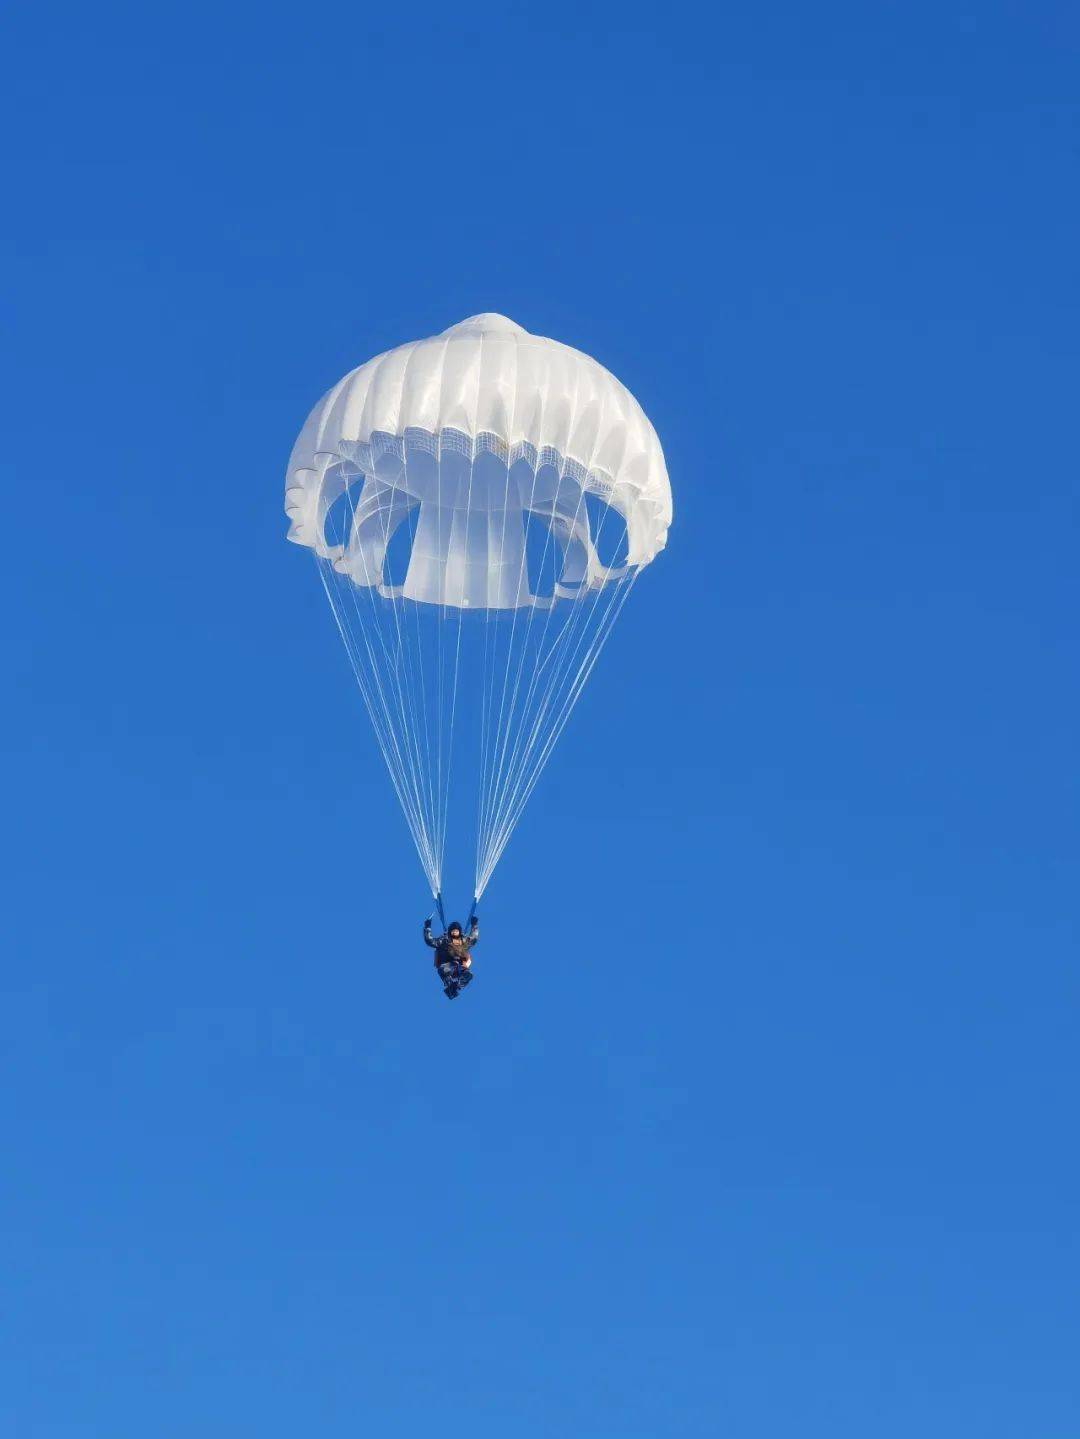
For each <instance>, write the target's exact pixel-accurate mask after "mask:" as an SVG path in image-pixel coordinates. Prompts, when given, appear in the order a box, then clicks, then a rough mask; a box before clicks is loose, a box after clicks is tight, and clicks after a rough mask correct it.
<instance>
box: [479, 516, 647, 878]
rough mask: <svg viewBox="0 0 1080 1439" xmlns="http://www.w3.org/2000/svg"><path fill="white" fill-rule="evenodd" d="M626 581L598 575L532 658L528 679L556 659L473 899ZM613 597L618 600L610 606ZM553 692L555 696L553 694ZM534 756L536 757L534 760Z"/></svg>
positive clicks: (505, 787)
mask: <svg viewBox="0 0 1080 1439" xmlns="http://www.w3.org/2000/svg"><path fill="white" fill-rule="evenodd" d="M583 499H584V495H583V493H582V494H579V498H578V511H577V512H580V508H581V504H582V503H583ZM610 509H611V506H610V505H609V506H607V507H606V509H605V513H604V515H603V517H602V519H601V522H600V526H599V528H598V530H597V533H596V536H595V537H594V543H595V542H598V541H599V539H600V537H601V534H602V532H603V528H604V525H605V523H606V521H607V519H608V511H610ZM577 512H576V513H575V524H576V522H577ZM637 573H638V570H637V568H635V569H633V571H631V572H630V578H631V580H632V578H635V577H636V575H637ZM626 581H627V573H626V572H624V574H623V575H622V576H620V577H619V579H618V580H617V581H615V582H614V583H611V582H610V581H605V580H603V579H601V580H600V581H599V582H598V583H597V582H594V585H593V589H594V593H593V595H592V597H591V601H592V602H591V604H590V603H589V597H588V596H586V595H580V596H579V597H578V598H577V599H576V600H575V601H573V602H572V603H573V605H574V608H573V609H572V611H571V614H570V616H569V618H568V619H567V620H566V621H565V622H564V625H563V628H562V629H561V630H560V632H559V634H558V636H557V638H556V640H555V641H554V642H553V644H552V645H551V647H550V649H549V651H548V653H547V655H546V656H543V657H542V658H541V657H540V656H538V662H537V666H536V669H535V672H534V678H535V677H536V676H537V675H539V674H540V673H541V671H542V670H543V668H544V667H545V666H546V665H547V664H548V661H549V660H550V659H551V658H552V656H553V655H555V657H556V663H555V665H554V667H553V668H552V670H551V671H550V673H549V675H548V677H547V682H546V684H545V686H544V688H543V691H542V693H541V696H540V699H539V701H538V704H537V707H536V712H535V716H534V718H533V720H532V724H531V731H530V733H529V736H528V740H527V741H526V744H525V747H524V750H522V751H521V752H520V757H519V758H517V760H516V764H515V757H512V759H511V764H510V766H509V768H508V771H507V773H506V776H505V778H504V780H503V782H502V790H501V793H500V795H499V798H498V805H497V813H496V814H495V816H494V824H493V827H492V828H491V830H489V832H488V834H487V836H486V838H485V841H484V848H483V850H482V851H480V852H479V853H478V856H477V893H478V897H479V894H480V892H482V889H483V887H484V886H486V885H487V883H488V881H489V880H490V878H491V874H492V871H493V870H494V867H495V864H496V863H497V862H498V859H499V857H500V856H501V854H502V852H503V850H504V849H505V847H506V843H507V841H508V839H509V837H510V834H511V832H512V831H513V828H514V826H515V825H516V824H517V821H518V819H519V818H520V816H521V813H522V810H523V808H524V804H525V801H526V800H527V799H528V797H529V795H530V794H531V793H532V790H533V788H534V786H535V783H536V780H537V779H538V778H539V775H540V771H541V770H542V769H543V767H544V765H545V763H546V761H547V758H548V756H549V755H550V753H551V750H552V748H553V746H554V744H555V741H556V740H557V739H558V737H559V735H560V734H561V733H562V730H563V728H564V726H565V724H566V720H567V719H568V718H569V715H570V712H571V711H572V709H573V707H574V704H575V703H576V702H577V699H578V696H579V695H580V693H581V690H582V688H583V687H584V683H585V681H586V679H587V678H588V676H589V674H590V673H591V672H592V667H593V665H594V664H595V662H596V658H597V657H598V656H599V653H600V650H601V649H602V648H603V645H604V643H605V641H606V639H607V635H608V634H609V633H610V629H611V626H612V625H613V624H614V622H615V619H616V618H617V617H618V614H619V612H620V611H621V608H622V604H623V602H624V601H625V598H626V594H627V593H628V591H629V585H627V584H626ZM624 586H625V589H624ZM604 590H608V591H609V596H608V603H607V607H606V609H605V610H604V612H603V614H602V615H601V617H600V619H599V622H598V623H597V624H596V626H595V629H593V630H592V633H591V638H590V637H589V636H590V629H591V626H592V624H593V621H594V620H595V617H596V614H597V611H598V609H599V606H600V601H601V595H602V594H603V591H604ZM617 599H618V603H617V604H616V600H617ZM583 617H584V618H583ZM609 621H610V622H609ZM605 625H606V628H605ZM577 631H580V633H577V634H576V637H575V633H576V632H577ZM586 639H588V644H587V645H586V649H585V653H584V656H583V658H582V659H581V661H580V663H579V665H578V669H577V672H576V674H573V665H574V662H575V660H577V657H578V653H579V651H580V649H581V645H582V642H583V641H585V640H586ZM571 675H572V678H571ZM565 680H569V684H567V685H566V687H565V693H560V686H561V685H562V684H563V682H564V681H565ZM557 696H558V698H556V697H557ZM527 699H528V697H527ZM553 701H554V704H553ZM526 708H527V705H526ZM552 712H553V716H554V717H553V718H552V720H551V722H550V727H549V728H548V729H547V730H546V731H545V720H546V719H547V717H548V715H549V714H550V713H552ZM524 721H525V714H524V712H523V714H522V728H521V731H520V732H519V734H518V737H517V742H518V744H520V740H521V738H522V736H523V734H524ZM516 750H517V745H516V746H515V751H516ZM534 756H535V757H536V758H535V760H534Z"/></svg>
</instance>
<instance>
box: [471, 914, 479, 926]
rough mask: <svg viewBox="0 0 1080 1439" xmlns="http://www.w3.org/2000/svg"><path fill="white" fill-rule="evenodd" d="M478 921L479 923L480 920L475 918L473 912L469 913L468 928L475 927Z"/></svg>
mask: <svg viewBox="0 0 1080 1439" xmlns="http://www.w3.org/2000/svg"><path fill="white" fill-rule="evenodd" d="M479 923H480V921H479V920H478V919H477V917H476V915H475V914H470V915H469V928H470V929H472V928H474V927H475V926H476V925H478V924H479Z"/></svg>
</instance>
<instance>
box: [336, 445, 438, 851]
mask: <svg viewBox="0 0 1080 1439" xmlns="http://www.w3.org/2000/svg"><path fill="white" fill-rule="evenodd" d="M405 460H406V456H405V455H403V457H402V461H403V466H404V463H405ZM397 493H398V477H397V475H396V474H395V476H394V480H393V483H392V485H391V487H390V496H389V502H388V504H387V505H386V507H385V524H384V525H383V546H382V562H381V572H380V574H379V575H378V576H377V577H375V579H376V584H375V585H374V586H369V588H368V594H369V596H370V597H371V601H372V607H373V609H375V610H377V611H379V618H380V621H381V618H382V607H380V606H379V605H378V602H377V600H376V595H378V596H379V597H380V598H385V597H388V598H389V600H390V612H391V616H392V618H393V622H394V632H395V635H396V638H397V647H396V651H395V658H394V675H395V679H396V682H397V689H398V697H399V700H400V701H401V718H402V728H403V730H404V732H405V734H406V736H407V738H408V740H409V754H410V759H411V760H413V761H414V762H415V770H414V775H415V783H416V791H417V802H418V804H419V805H420V807H421V811H423V806H424V799H425V797H426V795H425V791H426V790H427V788H428V787H427V786H425V785H424V782H423V781H424V774H425V768H424V758H423V755H422V754H421V752H420V730H421V721H420V717H419V715H418V713H417V708H416V688H417V686H416V683H415V681H414V678H413V666H412V663H411V651H410V646H408V645H406V644H405V637H404V635H403V633H402V629H403V617H402V614H401V611H402V609H403V608H404V604H405V602H404V600H400V601H399V597H398V586H397V585H395V584H394V582H393V576H392V575H390V574H388V573H387V563H386V555H387V551H388V549H389V545H390V534H391V529H390V524H391V518H392V516H393V513H394V508H395V502H396V499H397ZM354 522H355V520H354ZM365 568H366V562H365ZM370 578H372V577H371V576H369V579H370ZM403 691H404V692H403ZM425 728H426V726H425ZM429 810H430V806H429ZM431 819H432V816H431V815H430V813H429V814H428V815H427V816H425V830H426V832H427V834H428V836H429V840H430V836H431V833H432V829H431V823H430V821H431ZM436 861H438V853H437V851H436ZM440 878H441V872H440V866H439V864H438V862H437V863H436V879H440Z"/></svg>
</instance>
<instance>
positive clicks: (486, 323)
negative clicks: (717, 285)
mask: <svg viewBox="0 0 1080 1439" xmlns="http://www.w3.org/2000/svg"><path fill="white" fill-rule="evenodd" d="M285 511H286V514H287V515H288V517H289V520H290V528H289V535H288V538H289V539H290V540H292V541H294V542H295V543H296V544H299V545H303V546H305V547H307V548H308V549H310V550H311V551H312V553H313V554H314V556H315V560H316V563H317V566H318V569H319V574H320V577H321V579H322V583H323V586H324V588H325V591H326V596H327V599H328V600H329V602H330V606H331V608H332V610H333V613H334V616H335V619H336V621H337V626H338V629H339V631H340V634H341V638H342V640H343V641H344V644H345V648H346V650H347V652H348V655H349V659H350V661H351V663H352V667H353V671H354V673H355V676H356V680H357V684H358V685H359V688H360V692H361V695H362V696H363V700H364V703H365V705H366V707H367V711H368V714H369V717H370V719H371V724H372V727H373V729H374V731H375V736H376V739H377V741H378V744H379V748H380V749H381V751H382V755H383V759H384V760H385V761H386V766H387V769H388V770H389V772H390V777H391V780H392V782H393V785H394V789H395V791H396V793H397V797H398V800H399V801H400V804H401V808H402V810H403V812H404V815H405V819H406V822H407V824H408V827H409V830H410V833H411V835H412V838H413V842H414V843H415V845H416V849H417V852H418V854H419V856H420V861H421V864H422V865H423V868H424V872H425V875H426V877H427V881H428V884H429V885H430V886H431V892H432V894H433V896H435V898H436V900H437V901H438V902H439V904H440V906H441V902H442V901H441V896H442V894H443V886H444V883H445V881H446V879H447V873H446V867H447V843H448V838H450V839H451V841H452V844H451V856H452V857H453V859H454V860H455V862H457V863H459V864H460V863H463V862H464V861H463V860H462V856H464V855H467V854H469V853H471V855H472V877H471V881H470V882H471V885H472V892H473V896H474V901H475V900H478V899H479V898H480V896H481V895H482V894H483V893H484V890H485V888H486V887H487V885H488V883H489V881H490V879H491V876H492V873H493V871H494V869H495V866H496V865H497V863H498V861H499V859H500V857H501V855H502V853H503V851H504V850H505V848H506V845H507V842H508V840H509V838H510V835H511V834H512V832H513V830H514V827H515V825H516V824H517V822H518V820H519V819H520V817H521V814H522V812H523V810H524V807H525V804H526V802H527V800H528V799H529V796H530V795H531V793H532V791H533V788H534V786H535V785H536V782H537V780H538V778H539V776H540V773H541V771H542V769H543V768H544V765H545V764H546V762H547V759H548V757H549V755H550V754H551V751H552V748H553V746H554V745H555V742H556V741H557V739H558V738H559V735H560V734H561V733H562V730H563V728H564V726H565V724H566V722H567V720H568V718H569V716H570V713H571V711H572V710H573V708H574V705H575V704H576V702H577V699H578V697H579V695H580V694H581V691H582V688H583V686H584V684H585V682H586V680H587V679H588V677H589V675H590V673H591V671H592V668H593V665H594V664H595V663H596V659H597V656H598V655H599V653H600V650H601V649H602V647H603V645H604V642H605V640H606V639H607V637H608V635H609V634H610V632H611V628H612V626H613V625H614V623H615V621H616V619H617V618H618V616H619V614H620V612H621V610H622V607H623V605H624V604H625V602H626V598H627V596H628V595H629V593H630V590H631V589H632V588H633V585H634V583H635V581H636V580H637V578H638V576H639V575H640V573H641V571H642V570H643V569H644V568H645V566H646V565H648V564H649V562H650V561H651V560H652V559H654V558H655V556H656V555H657V554H658V553H659V552H660V550H661V549H662V548H663V547H664V544H665V542H666V537H667V530H668V526H669V525H670V523H671V516H672V505H671V487H670V484H669V482H668V476H667V469H666V466H665V464H664V456H663V452H662V450H661V448H660V442H659V440H658V439H657V436H656V432H655V430H654V429H653V427H652V425H651V424H650V422H649V420H648V419H647V418H646V416H645V414H644V412H643V411H642V409H641V407H640V406H639V405H638V403H637V401H636V400H635V399H634V398H633V396H632V395H631V394H630V393H629V391H627V390H626V389H625V388H624V387H623V386H622V385H621V384H620V383H619V381H618V380H616V379H615V377H614V376H613V375H611V374H609V373H608V371H607V370H605V369H603V367H602V366H600V365H599V364H597V362H596V361H595V360H592V359H590V358H589V357H588V356H587V355H584V354H581V353H580V352H579V351H577V350H573V349H571V348H570V347H569V346H567V345H563V344H560V343H558V342H557V341H555V340H548V339H543V338H541V337H539V336H536V335H531V334H529V332H528V331H527V330H524V329H522V328H521V326H520V325H516V324H514V323H513V321H511V320H508V319H506V318H505V317H504V316H502V315H495V314H485V315H475V316H473V317H472V318H471V319H468V320H464V321H462V322H461V323H460V324H458V325H454V326H452V327H451V328H450V329H449V330H446V331H444V333H443V334H441V335H437V336H434V337H432V338H430V339H426V340H418V341H416V342H414V343H412V344H407V345H402V346H400V347H399V348H398V349H394V350H390V351H388V352H387V353H386V354H383V355H379V356H377V357H376V358H375V359H373V360H369V361H368V362H367V363H366V364H364V365H361V366H360V367H359V368H358V369H355V370H353V371H351V372H350V373H349V374H348V375H346V376H345V377H344V379H342V380H340V381H339V382H338V384H336V385H335V386H334V387H333V389H331V390H330V391H329V392H328V393H327V394H326V395H325V396H324V397H323V398H322V399H321V400H320V401H319V403H318V404H317V405H316V406H315V408H314V409H313V410H312V412H311V414H310V415H309V417H308V420H307V423H306V424H305V425H304V428H303V430H302V431H301V433H300V436H299V438H298V439H297V441H296V444H295V446H294V447H293V452H292V456H291V458H290V460H289V467H288V474H287V479H286V490H285ZM614 722H615V723H618V720H617V719H616V720H615V721H614ZM453 877H454V878H455V880H456V879H457V878H458V876H457V875H456V874H455V875H454V876H453ZM461 879H462V880H463V879H464V875H462V876H461Z"/></svg>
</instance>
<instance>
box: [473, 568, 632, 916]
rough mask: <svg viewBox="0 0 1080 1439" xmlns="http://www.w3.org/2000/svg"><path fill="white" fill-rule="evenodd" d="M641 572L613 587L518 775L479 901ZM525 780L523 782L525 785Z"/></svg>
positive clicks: (479, 888) (484, 874) (491, 851)
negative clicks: (558, 705)
mask: <svg viewBox="0 0 1080 1439" xmlns="http://www.w3.org/2000/svg"><path fill="white" fill-rule="evenodd" d="M640 573H641V569H640V567H635V568H634V570H633V571H632V572H631V573H630V574H629V575H627V576H624V577H623V578H622V579H620V580H619V581H618V582H617V583H616V585H615V586H614V587H613V594H612V597H611V599H610V600H609V601H608V609H607V611H606V612H605V617H604V620H602V621H601V629H600V630H598V632H597V635H596V636H595V637H594V639H593V641H592V643H591V644H590V645H589V647H588V650H587V652H586V655H585V657H584V659H583V660H582V662H581V665H580V666H579V668H578V671H577V674H576V675H575V677H574V681H573V683H572V685H571V687H570V689H569V691H568V693H567V695H566V697H565V699H564V701H563V703H562V706H561V708H560V710H559V713H558V715H557V717H556V719H555V721H554V723H553V724H552V726H551V728H550V730H549V731H548V734H547V737H546V738H545V739H544V741H543V744H542V746H541V747H540V749H539V753H538V756H537V758H536V760H535V762H534V763H533V764H532V765H531V766H530V768H529V769H528V770H525V769H523V770H522V771H521V773H520V775H519V779H518V792H516V793H515V794H514V795H513V796H512V797H511V801H510V804H509V806H508V809H507V813H506V817H505V819H504V821H503V825H502V829H501V831H500V833H499V834H497V835H496V836H495V840H494V843H493V844H492V845H491V847H490V848H489V853H488V857H487V860H486V863H485V865H484V869H483V872H482V875H481V877H480V879H479V881H478V883H477V895H476V898H477V901H479V899H480V896H481V895H482V894H483V892H484V890H485V888H486V887H487V884H488V881H489V880H490V879H491V876H492V873H493V872H494V869H495V866H496V865H497V864H498V862H499V860H500V859H501V857H502V853H503V850H504V849H505V848H506V845H507V842H508V841H509V839H510V836H511V834H512V833H513V831H514V827H515V826H516V824H517V822H518V820H519V819H520V818H521V815H522V812H523V810H524V808H525V805H526V804H527V803H528V800H529V796H530V795H531V794H532V792H533V789H534V788H535V787H536V782H537V780H538V779H539V778H540V775H541V773H542V772H543V769H544V766H545V765H546V764H547V761H548V758H549V756H550V755H551V751H552V749H553V748H554V747H555V743H556V741H557V740H558V738H559V736H560V734H561V733H562V731H563V729H564V728H565V726H566V722H567V720H568V719H569V718H570V714H571V712H572V710H573V708H574V706H575V704H576V703H577V701H578V698H579V696H580V695H581V691H582V690H583V689H584V687H585V683H586V681H587V680H588V678H589V675H590V674H591V673H592V670H593V666H594V665H595V664H596V661H597V659H598V658H599V656H600V652H601V650H602V649H603V647H604V645H605V644H606V643H607V639H608V636H609V635H610V634H611V631H612V629H613V628H614V626H615V621H616V620H617V619H618V617H619V614H620V613H621V611H622V607H623V605H624V604H625V603H626V600H627V598H628V596H629V594H630V591H631V590H632V589H633V587H634V583H635V581H636V580H637V577H638V575H639V574H640ZM616 593H617V594H618V599H617V601H616V600H615V595H616ZM526 775H527V779H526ZM522 781H524V785H523V787H522Z"/></svg>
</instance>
